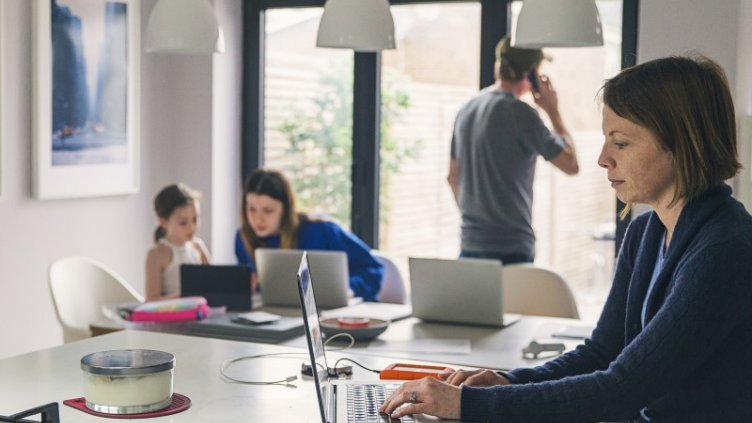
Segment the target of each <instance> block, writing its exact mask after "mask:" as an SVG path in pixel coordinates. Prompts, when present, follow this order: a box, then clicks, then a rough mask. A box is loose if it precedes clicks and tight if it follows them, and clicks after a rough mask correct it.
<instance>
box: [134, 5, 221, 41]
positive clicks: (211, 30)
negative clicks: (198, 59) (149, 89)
mask: <svg viewBox="0 0 752 423" xmlns="http://www.w3.org/2000/svg"><path fill="white" fill-rule="evenodd" d="M146 51H147V52H149V53H184V54H212V53H222V52H224V51H225V39H224V35H223V34H222V27H220V26H219V22H218V21H217V16H216V15H215V14H214V9H212V6H211V4H209V3H208V2H207V0H159V1H157V4H155V5H154V8H153V9H152V10H151V14H149V23H148V24H147V26H146Z"/></svg>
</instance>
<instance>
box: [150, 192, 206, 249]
mask: <svg viewBox="0 0 752 423" xmlns="http://www.w3.org/2000/svg"><path fill="white" fill-rule="evenodd" d="M200 199H201V193H200V192H198V191H195V190H193V189H191V188H190V187H189V186H188V185H185V184H172V185H168V186H166V187H164V188H162V191H159V194H157V196H156V197H154V211H155V212H156V213H157V217H159V218H162V219H169V218H170V216H172V213H173V212H174V211H175V210H176V209H179V208H180V207H183V206H187V205H190V204H195V203H197V202H198V201H199V200H200ZM165 235H166V232H165V230H164V228H162V226H161V225H160V226H157V230H156V231H154V242H157V241H159V240H160V239H161V238H164V236H165Z"/></svg>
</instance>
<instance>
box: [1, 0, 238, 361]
mask: <svg viewBox="0 0 752 423" xmlns="http://www.w3.org/2000/svg"><path fill="white" fill-rule="evenodd" d="M0 1H2V2H3V3H4V6H5V7H4V12H5V13H4V15H3V17H2V21H1V22H0V38H2V41H3V43H4V44H3V45H4V47H5V49H4V57H2V63H1V64H0V65H1V66H2V69H3V72H2V73H0V74H2V75H3V78H4V81H3V84H2V85H0V87H1V88H0V90H1V92H0V98H1V100H2V103H3V109H2V110H3V116H2V120H0V125H2V126H1V127H0V129H1V130H2V137H0V139H1V140H2V142H3V145H2V148H0V151H1V152H2V156H0V158H1V159H2V160H1V161H0V179H1V180H2V197H0V234H1V235H0V289H1V290H2V291H1V292H2V293H1V294H0V339H3V340H5V341H4V342H0V358H2V357H7V356H10V355H15V354H19V353H24V352H27V351H32V350H36V349H40V348H47V347H50V346H54V345H57V344H59V343H61V342H62V332H61V330H60V328H59V326H58V323H57V321H56V318H55V315H54V311H53V305H52V302H51V298H50V294H49V291H48V288H47V269H48V267H49V265H50V263H51V262H52V261H53V260H55V259H57V258H60V257H63V256H69V255H85V256H90V257H93V258H95V259H97V260H99V261H102V262H104V263H106V264H107V265H109V266H110V267H112V268H113V269H114V270H115V271H116V272H118V273H119V274H120V275H122V276H123V277H124V278H125V279H126V280H128V281H129V282H130V283H131V284H132V285H133V286H134V287H135V288H136V289H137V290H139V291H140V292H143V290H144V277H143V266H144V257H145V254H146V251H147V249H148V248H149V247H150V245H151V243H152V233H153V230H154V228H155V226H156V219H155V218H154V217H153V212H152V203H151V202H152V198H153V196H154V194H155V193H156V192H157V191H158V190H159V189H160V188H161V187H162V186H164V185H166V184H168V183H171V182H175V181H183V182H186V183H188V184H189V185H191V186H193V187H194V188H197V189H199V190H201V191H202V192H203V196H204V201H203V203H202V213H203V216H202V221H203V222H202V223H203V226H202V229H201V232H200V235H201V236H202V237H203V238H204V239H205V240H206V241H207V243H209V245H210V246H220V245H225V244H228V245H231V243H232V236H233V233H232V231H233V230H234V226H235V224H236V222H237V218H236V215H237V212H236V209H237V204H236V200H235V199H234V197H235V196H236V194H235V192H239V190H240V184H239V174H240V170H239V166H240V165H239V163H234V162H237V161H238V157H239V147H238V146H239V143H240V141H239V137H240V130H239V127H240V125H239V123H238V122H239V95H240V90H239V89H238V88H237V87H240V72H239V66H240V65H239V63H240V59H239V56H238V55H239V54H240V49H239V46H240V42H239V33H240V25H241V23H240V22H241V13H240V3H241V2H240V0H217V1H216V3H217V8H218V9H221V10H222V11H223V14H222V15H221V16H220V19H222V20H223V22H222V24H223V25H226V26H227V29H226V33H225V35H226V36H227V37H228V39H226V43H227V45H228V47H229V48H228V52H227V53H226V54H225V55H223V56H222V59H221V60H218V61H217V62H219V63H213V61H212V59H211V58H210V57H194V56H169V55H168V56H165V55H153V54H142V57H141V84H142V85H141V108H140V110H141V113H140V117H141V157H140V159H141V189H140V192H139V193H138V194H135V195H123V196H112V197H98V198H90V199H76V200H55V201H40V200H35V199H32V198H31V195H30V193H31V183H32V182H31V181H32V179H31V166H30V163H31V151H32V150H31V148H32V144H31V142H32V141H31V140H32V136H31V128H32V126H31V125H32V121H31V117H30V116H31V84H32V80H31V59H32V56H31V54H32V49H31V30H32V28H33V25H32V20H31V2H30V1H28V0H0ZM34 1H39V0H34ZM153 4H154V0H144V1H142V2H141V26H142V28H145V25H146V20H147V18H148V13H149V11H150V10H151V7H152V5H153ZM142 33H143V31H142ZM231 37H232V38H231ZM142 38H143V37H142ZM142 41H143V40H142ZM231 49H234V50H231ZM214 73H217V74H218V75H220V76H221V77H222V82H221V84H218V86H215V84H214V83H213V75H214ZM233 87H234V89H233ZM225 102H226V103H227V105H226V106H222V107H218V106H215V105H216V104H223V103H225ZM218 115H219V116H218ZM213 120H216V121H213ZM214 137H221V138H222V139H221V142H216V143H213V138H214ZM213 145H221V148H216V149H215V148H214V147H213ZM225 174H226V175H225ZM230 197H232V198H230ZM217 199H220V200H221V201H226V202H227V205H223V206H222V207H218V205H217V201H218V200H217ZM226 222H231V223H226ZM231 248H232V247H231V246H230V247H227V248H218V250H221V251H219V253H217V252H215V256H216V258H217V259H218V261H224V262H227V261H232V255H231V254H232V250H231ZM228 253H229V255H228ZM81 295H86V293H81ZM8 341H10V342H8Z"/></svg>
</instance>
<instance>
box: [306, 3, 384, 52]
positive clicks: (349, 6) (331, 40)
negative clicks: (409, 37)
mask: <svg viewBox="0 0 752 423" xmlns="http://www.w3.org/2000/svg"><path fill="white" fill-rule="evenodd" d="M316 45H317V46H318V47H330V48H349V49H353V50H355V51H361V52H376V51H381V50H384V49H393V48H395V44H394V19H393V18H392V12H391V11H390V10H389V2H388V1H387V0H327V2H326V4H325V5H324V14H323V15H322V16H321V22H320V23H319V33H318V37H317V39H316Z"/></svg>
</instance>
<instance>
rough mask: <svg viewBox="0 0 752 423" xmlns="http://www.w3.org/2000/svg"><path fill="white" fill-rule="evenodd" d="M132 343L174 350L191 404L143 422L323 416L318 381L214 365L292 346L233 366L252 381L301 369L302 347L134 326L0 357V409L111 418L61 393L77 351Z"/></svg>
mask: <svg viewBox="0 0 752 423" xmlns="http://www.w3.org/2000/svg"><path fill="white" fill-rule="evenodd" d="M129 348H148V349H156V350H161V351H167V352H170V353H172V354H174V355H175V359H176V366H175V378H174V389H175V392H177V393H181V394H183V395H186V396H188V397H189V398H190V399H191V400H192V407H191V408H190V409H188V410H186V411H184V412H181V413H178V414H173V415H171V416H165V417H160V418H156V419H150V420H148V421H159V422H197V423H198V422H201V423H205V422H231V421H233V422H234V421H238V422H240V421H247V422H288V421H289V422H293V421H294V422H316V423H320V422H321V420H320V417H319V415H318V408H317V407H318V405H317V402H316V401H317V400H316V395H315V387H314V384H313V382H312V381H310V380H305V381H303V380H297V381H295V382H294V384H295V385H296V386H297V388H288V387H284V386H247V385H238V384H231V383H227V382H225V381H223V380H222V379H221V378H220V376H219V367H220V365H221V364H222V362H223V361H224V360H226V359H229V358H234V357H239V356H244V355H255V354H262V353H270V352H297V353H299V356H297V357H295V358H280V357H274V358H261V359H257V360H252V361H250V362H245V363H242V364H239V365H238V367H233V368H232V369H231V371H232V372H231V374H232V375H233V376H236V377H245V378H251V379H257V380H270V379H282V378H284V377H286V376H289V375H299V372H300V364H301V362H303V361H304V360H305V361H308V359H307V350H301V349H295V348H289V347H282V346H277V345H268V344H254V343H245V342H236V341H225V340H218V339H209V338H200V337H193V336H184V335H172V334H163V333H157V332H145V331H133V330H124V331H119V332H115V333H111V334H107V335H102V336H98V337H94V338H89V339H86V340H83V341H78V342H74V343H71V344H66V345H62V346H59V347H55V348H50V349H47V350H42V351H36V352H32V353H28V354H24V355H20V356H16V357H11V358H7V359H4V360H0V415H6V416H7V415H11V414H14V413H17V412H20V411H23V410H26V409H29V408H32V407H36V406H39V405H42V404H45V403H48V402H58V403H59V405H60V417H61V421H62V422H64V423H73V422H99V423H101V422H103V421H114V420H103V419H102V418H101V417H95V416H92V415H89V414H86V413H83V412H81V411H79V410H75V409H73V408H71V407H68V406H66V405H63V400H66V399H71V398H76V397H81V396H83V382H82V371H81V368H80V360H81V357H83V356H84V355H86V354H89V353H92V352H96V351H104V350H110V349H129ZM331 355H332V357H331V358H335V359H336V358H337V357H338V355H336V354H331ZM327 357H329V354H327ZM362 361H363V362H364V364H366V365H370V366H374V367H384V366H385V365H386V364H388V363H389V362H390V360H387V359H378V358H376V357H364V358H363V360H362ZM332 364H333V363H332ZM330 365H331V364H330ZM355 371H356V373H355V376H356V377H358V378H359V379H375V378H377V375H375V374H373V373H369V372H366V371H361V370H359V369H358V368H357V367H356V368H355Z"/></svg>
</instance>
